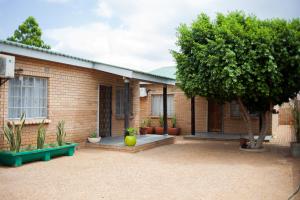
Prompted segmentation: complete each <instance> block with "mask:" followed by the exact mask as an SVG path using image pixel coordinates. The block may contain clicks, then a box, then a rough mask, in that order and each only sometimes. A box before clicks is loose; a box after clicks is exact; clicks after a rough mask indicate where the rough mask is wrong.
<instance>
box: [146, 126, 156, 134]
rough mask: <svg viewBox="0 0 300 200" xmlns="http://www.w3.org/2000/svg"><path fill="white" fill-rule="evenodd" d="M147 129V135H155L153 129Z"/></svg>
mask: <svg viewBox="0 0 300 200" xmlns="http://www.w3.org/2000/svg"><path fill="white" fill-rule="evenodd" d="M146 129H147V134H153V133H154V131H153V127H146Z"/></svg>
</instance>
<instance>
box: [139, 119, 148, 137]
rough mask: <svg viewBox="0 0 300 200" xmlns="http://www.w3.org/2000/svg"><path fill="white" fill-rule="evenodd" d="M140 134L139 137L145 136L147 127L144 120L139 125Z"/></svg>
mask: <svg viewBox="0 0 300 200" xmlns="http://www.w3.org/2000/svg"><path fill="white" fill-rule="evenodd" d="M140 134H141V135H146V134H147V127H146V120H145V119H144V120H143V121H142V123H141V127H140Z"/></svg>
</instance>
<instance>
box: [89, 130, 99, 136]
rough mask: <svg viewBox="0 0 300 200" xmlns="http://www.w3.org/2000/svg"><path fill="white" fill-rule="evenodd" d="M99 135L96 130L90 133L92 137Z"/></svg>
mask: <svg viewBox="0 0 300 200" xmlns="http://www.w3.org/2000/svg"><path fill="white" fill-rule="evenodd" d="M97 137H98V136H97V133H96V131H94V132H92V133H91V134H90V138H97Z"/></svg>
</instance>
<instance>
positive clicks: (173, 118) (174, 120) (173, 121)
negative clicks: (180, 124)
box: [171, 115, 177, 128]
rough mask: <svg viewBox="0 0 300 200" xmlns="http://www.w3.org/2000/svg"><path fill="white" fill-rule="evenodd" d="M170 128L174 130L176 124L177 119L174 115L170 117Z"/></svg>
mask: <svg viewBox="0 0 300 200" xmlns="http://www.w3.org/2000/svg"><path fill="white" fill-rule="evenodd" d="M171 122H172V128H176V124H177V118H176V115H174V116H173V117H172V121H171Z"/></svg>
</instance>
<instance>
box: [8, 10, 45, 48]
mask: <svg viewBox="0 0 300 200" xmlns="http://www.w3.org/2000/svg"><path fill="white" fill-rule="evenodd" d="M41 36H42V30H41V28H40V27H39V24H38V23H37V21H36V20H35V18H34V17H32V16H29V17H28V18H27V19H26V20H25V21H24V22H23V23H22V24H21V25H20V26H19V27H18V29H17V30H15V32H14V35H13V36H11V37H9V38H7V40H10V41H13V42H19V43H22V44H27V45H31V46H36V47H41V48H44V49H50V48H51V47H50V46H49V45H47V44H45V43H44V41H43V40H42V38H41Z"/></svg>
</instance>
